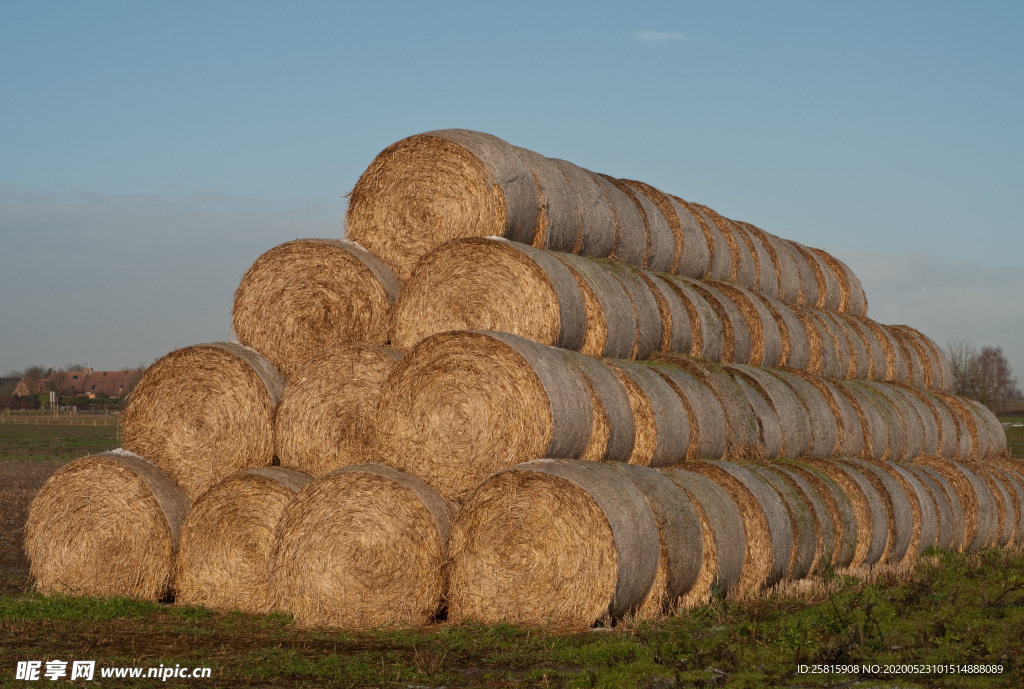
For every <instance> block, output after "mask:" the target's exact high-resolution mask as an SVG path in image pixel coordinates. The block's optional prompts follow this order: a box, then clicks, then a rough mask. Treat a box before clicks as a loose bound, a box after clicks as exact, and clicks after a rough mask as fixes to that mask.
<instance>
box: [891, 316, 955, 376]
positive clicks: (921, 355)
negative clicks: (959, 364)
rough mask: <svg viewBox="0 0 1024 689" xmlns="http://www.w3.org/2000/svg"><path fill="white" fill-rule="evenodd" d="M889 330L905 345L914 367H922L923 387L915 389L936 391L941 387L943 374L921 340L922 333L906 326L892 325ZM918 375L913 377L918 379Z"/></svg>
mask: <svg viewBox="0 0 1024 689" xmlns="http://www.w3.org/2000/svg"><path fill="white" fill-rule="evenodd" d="M888 328H889V332H891V333H893V335H895V336H896V338H897V339H899V340H900V341H901V342H902V343H903V345H904V352H906V353H908V354H910V355H911V356H912V357H913V359H914V361H913V362H912V366H913V365H914V364H916V365H917V366H919V367H920V380H921V385H918V386H915V387H923V388H924V389H926V390H934V389H935V388H937V387H939V379H940V377H941V375H942V374H941V372H940V371H939V368H938V362H937V361H935V359H934V357H933V355H932V352H931V350H930V349H929V348H928V347H927V346H926V345H925V343H924V341H923V340H922V339H921V337H920V333H919V332H918V331H916V330H914V329H913V328H910V327H908V326H905V325H890V326H888ZM916 375H917V374H916V373H915V375H914V376H912V377H913V378H915V379H916Z"/></svg>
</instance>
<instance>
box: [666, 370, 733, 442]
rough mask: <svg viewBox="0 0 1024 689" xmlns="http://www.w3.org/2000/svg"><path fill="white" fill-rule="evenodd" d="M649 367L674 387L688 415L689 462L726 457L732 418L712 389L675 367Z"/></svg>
mask: <svg viewBox="0 0 1024 689" xmlns="http://www.w3.org/2000/svg"><path fill="white" fill-rule="evenodd" d="M649 366H650V367H651V369H652V370H654V371H655V372H656V373H658V374H659V375H660V376H661V377H662V378H663V379H664V380H665V382H667V383H668V384H669V385H670V386H671V387H672V389H673V390H674V391H675V393H676V395H677V396H678V397H679V400H680V402H681V403H682V405H683V408H684V409H685V411H686V418H687V420H688V423H689V430H690V432H689V440H690V442H689V445H688V447H687V450H686V459H719V458H721V457H723V456H724V455H725V452H726V448H727V447H728V445H727V443H728V441H729V429H728V418H727V416H726V412H725V409H724V408H723V407H722V403H721V402H720V401H719V399H718V398H717V397H716V396H715V393H714V392H713V391H712V390H711V388H710V387H708V386H707V385H705V384H704V383H703V382H701V381H700V380H699V379H698V378H696V377H694V376H693V375H692V374H691V373H689V372H687V371H685V370H683V369H682V368H679V367H678V366H676V365H674V364H669V363H665V362H659V363H653V364H649ZM723 419H725V420H726V422H725V423H723V422H722V421H723Z"/></svg>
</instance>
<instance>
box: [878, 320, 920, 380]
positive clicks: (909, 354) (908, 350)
mask: <svg viewBox="0 0 1024 689" xmlns="http://www.w3.org/2000/svg"><path fill="white" fill-rule="evenodd" d="M882 327H883V328H885V329H886V330H887V331H888V332H889V334H890V335H892V339H893V340H894V341H895V342H896V346H897V347H898V348H899V350H900V351H901V352H903V358H904V359H906V360H907V379H906V380H900V381H896V382H898V383H905V384H907V385H912V386H914V387H915V388H924V387H925V371H924V364H923V363H922V362H921V358H920V357H919V356H918V354H917V350H916V349H915V348H914V347H913V346H912V345H911V343H910V342H909V340H908V338H907V336H906V334H905V333H904V332H903V331H902V330H901V329H900V327H899V326H891V325H885V326H882Z"/></svg>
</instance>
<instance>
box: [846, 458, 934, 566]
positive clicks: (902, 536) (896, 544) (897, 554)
mask: <svg viewBox="0 0 1024 689" xmlns="http://www.w3.org/2000/svg"><path fill="white" fill-rule="evenodd" d="M837 463H838V464H842V465H844V466H846V467H848V468H850V469H851V470H852V471H854V472H859V473H860V475H861V476H863V477H864V479H865V480H867V481H868V483H870V484H871V486H872V487H873V488H874V489H875V491H876V492H877V493H878V496H879V497H880V498H881V500H882V504H883V505H884V506H885V513H886V517H887V519H888V522H889V540H888V543H887V545H886V548H885V552H884V553H883V554H882V559H881V562H885V563H890V564H901V563H903V560H904V558H905V557H907V555H908V553H910V549H911V545H912V544H913V541H914V531H915V529H917V530H918V533H920V524H919V523H918V524H915V522H914V519H913V516H912V510H911V507H910V499H909V498H908V497H907V494H906V493H905V492H904V491H903V490H902V488H901V487H900V485H899V484H898V483H897V482H896V480H895V479H894V478H893V477H892V475H891V474H889V473H888V472H887V471H885V470H883V469H881V468H880V467H878V466H875V465H874V464H871V463H869V462H866V461H864V460H862V459H857V460H845V459H844V460H839V461H837ZM918 519H920V516H918ZM914 554H915V555H916V553H914Z"/></svg>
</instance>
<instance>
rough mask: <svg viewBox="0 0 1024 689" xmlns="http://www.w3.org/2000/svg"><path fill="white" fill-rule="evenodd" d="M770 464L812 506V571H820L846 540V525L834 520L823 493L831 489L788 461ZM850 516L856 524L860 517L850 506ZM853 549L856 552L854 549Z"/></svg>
mask: <svg viewBox="0 0 1024 689" xmlns="http://www.w3.org/2000/svg"><path fill="white" fill-rule="evenodd" d="M766 468H767V470H768V471H772V472H774V473H775V474H776V475H777V476H779V477H780V478H781V479H782V480H784V481H785V482H786V483H787V484H789V485H790V486H791V487H792V488H793V489H795V490H797V491H798V492H799V493H800V496H801V498H802V500H803V501H804V502H806V504H807V506H808V508H809V510H810V519H811V522H812V525H813V527H814V532H813V535H814V559H813V561H812V563H811V567H810V569H809V570H808V573H809V575H815V574H820V573H822V572H824V571H826V570H827V569H828V568H829V567H832V566H834V565H833V562H834V560H835V558H836V556H837V555H838V553H837V550H836V549H837V547H839V546H840V545H841V543H842V540H843V526H842V524H840V525H839V526H838V527H837V526H836V525H835V524H834V522H833V515H832V510H831V508H830V506H829V505H828V502H827V500H826V497H825V496H824V495H822V491H823V490H824V491H826V492H827V491H828V489H826V488H821V489H819V488H818V487H817V486H816V485H815V483H814V482H812V481H811V480H810V479H808V478H807V477H806V476H805V475H804V473H802V472H800V471H797V470H796V469H795V468H794V467H792V466H789V465H788V464H783V463H773V464H771V465H770V466H768V467H766ZM829 497H832V496H829ZM833 500H834V498H833ZM849 516H850V519H851V520H852V521H853V524H854V528H856V517H854V515H853V511H852V510H850V512H849ZM850 553H851V555H852V553H853V550H852V549H851V550H850Z"/></svg>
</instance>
